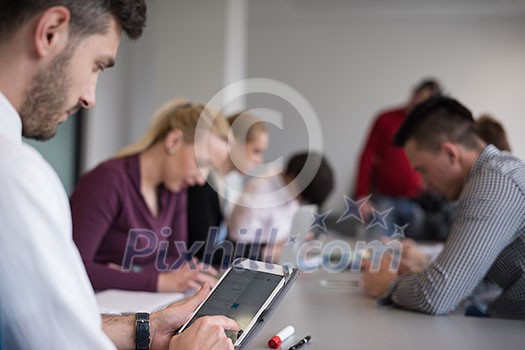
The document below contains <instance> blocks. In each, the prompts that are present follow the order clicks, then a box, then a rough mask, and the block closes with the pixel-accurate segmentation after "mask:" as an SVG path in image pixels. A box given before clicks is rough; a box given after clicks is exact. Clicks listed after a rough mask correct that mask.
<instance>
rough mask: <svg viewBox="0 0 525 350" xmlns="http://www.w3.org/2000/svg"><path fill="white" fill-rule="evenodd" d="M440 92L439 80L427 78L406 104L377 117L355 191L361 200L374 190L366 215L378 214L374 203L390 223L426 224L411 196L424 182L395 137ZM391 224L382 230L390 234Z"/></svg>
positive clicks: (364, 204)
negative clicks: (409, 117) (421, 105)
mask: <svg viewBox="0 0 525 350" xmlns="http://www.w3.org/2000/svg"><path fill="white" fill-rule="evenodd" d="M439 94H441V88H440V86H439V83H438V82H437V81H435V80H434V79H426V80H423V81H422V82H420V83H419V84H418V85H417V86H416V87H415V88H414V89H413V91H412V95H411V97H410V100H409V102H408V104H407V105H406V106H404V107H401V108H398V109H393V110H389V111H386V112H384V113H382V114H380V115H379V116H378V117H377V119H376V120H375V122H374V124H373V126H372V131H371V132H370V135H369V136H368V139H367V141H366V144H365V148H364V149H363V152H362V154H361V158H360V161H359V170H358V174H357V181H356V187H355V193H354V197H355V198H356V199H357V200H359V199H362V198H364V197H366V196H368V195H370V194H372V200H371V201H366V202H364V203H363V207H362V212H363V214H364V216H365V218H366V217H370V214H371V213H372V214H374V212H373V211H372V206H373V207H374V208H375V209H377V210H378V211H376V213H378V214H381V213H380V212H379V210H382V211H383V212H382V213H383V215H384V217H386V216H388V222H389V223H395V224H397V225H399V226H401V225H405V224H410V228H409V229H408V230H409V231H410V230H416V229H417V226H421V225H422V219H421V216H422V215H419V214H418V213H421V214H422V210H421V208H418V207H417V205H416V204H415V203H413V202H412V201H411V199H413V198H414V197H416V196H417V195H418V194H419V193H420V192H421V191H422V189H423V182H422V181H421V178H420V177H419V175H418V174H417V173H416V172H415V171H414V170H413V169H412V167H411V166H410V163H409V162H408V159H407V157H406V155H405V151H404V150H403V148H400V147H396V146H395V145H394V144H393V143H392V139H393V137H394V134H395V133H396V131H397V130H398V128H399V127H400V126H401V124H402V123H403V121H404V120H405V117H406V116H407V115H408V113H410V111H411V110H412V109H413V108H414V107H415V106H416V105H418V104H419V103H421V102H423V101H425V100H426V99H428V98H429V97H431V96H435V95H439ZM390 208H393V209H392V211H391V212H388V210H389V209H390ZM388 214H390V215H388ZM418 216H419V217H420V219H419V220H418V219H417V217H418ZM375 217H376V216H375V214H374V219H375ZM374 222H375V220H374ZM372 225H373V224H372ZM372 225H370V224H369V226H368V227H371V226H372ZM391 226H392V225H391V224H390V225H386V227H382V229H383V230H384V231H383V232H379V233H380V234H384V235H390V234H391V233H392V231H391V229H392V227H391Z"/></svg>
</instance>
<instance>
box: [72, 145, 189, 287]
mask: <svg viewBox="0 0 525 350" xmlns="http://www.w3.org/2000/svg"><path fill="white" fill-rule="evenodd" d="M158 195H159V208H160V210H159V215H158V217H154V216H153V215H152V214H151V212H150V210H149V209H148V207H147V205H146V202H145V200H144V198H143V197H142V194H141V193H140V167H139V157H138V156H137V155H135V156H129V157H125V158H117V159H111V160H108V161H106V162H104V163H102V164H100V165H99V166H97V167H96V168H95V169H94V170H92V171H91V172H89V173H87V174H85V175H84V176H83V177H82V178H81V179H80V181H79V183H78V184H77V186H76V188H75V191H74V192H73V194H72V195H71V198H70V202H71V211H72V216H73V239H74V241H75V243H76V245H77V246H78V249H79V251H80V254H81V256H82V260H83V261H84V264H85V266H86V270H87V272H88V275H89V278H90V280H91V283H92V285H93V288H94V289H96V290H103V289H109V288H116V289H127V290H142V291H156V287H157V277H158V273H159V272H158V271H157V269H156V262H157V255H158V254H157V252H158V250H159V248H158V247H159V245H156V246H155V252H152V253H151V254H149V255H148V256H144V257H140V258H135V259H134V260H133V266H135V269H134V270H140V271H139V272H129V271H122V270H119V269H114V268H110V267H108V264H109V263H114V264H116V265H119V266H122V265H123V263H124V262H123V258H124V256H125V252H126V244H128V236H129V235H130V230H132V229H135V230H141V232H145V230H148V231H149V232H148V233H147V234H145V233H141V234H140V236H142V237H143V238H139V239H138V240H137V242H133V241H131V242H130V243H132V244H131V245H133V244H134V245H135V248H138V249H141V248H145V247H146V242H147V241H148V239H149V240H150V242H151V244H155V243H156V242H155V239H154V238H155V237H156V240H157V242H166V241H168V242H170V244H169V245H168V247H169V248H168V249H167V251H166V254H165V255H166V258H165V259H164V254H161V255H160V256H161V259H162V263H161V265H171V263H173V261H175V260H176V259H177V258H178V256H179V254H178V251H177V250H176V248H175V245H174V244H173V243H172V242H173V241H182V242H185V243H186V242H187V235H188V233H187V212H186V210H187V209H186V207H187V195H186V191H181V192H178V193H173V192H170V191H168V190H167V189H165V188H164V187H162V186H161V187H159V189H158ZM166 227H168V228H170V229H171V232H172V233H171V235H169V236H167V237H166V236H164V235H163V234H162V233H166V230H162V229H163V228H166ZM152 235H154V236H155V237H152ZM146 236H148V238H145V237H146ZM152 238H153V239H152ZM137 267H138V268H137ZM162 268H163V267H162Z"/></svg>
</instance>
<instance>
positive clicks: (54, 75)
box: [20, 48, 73, 141]
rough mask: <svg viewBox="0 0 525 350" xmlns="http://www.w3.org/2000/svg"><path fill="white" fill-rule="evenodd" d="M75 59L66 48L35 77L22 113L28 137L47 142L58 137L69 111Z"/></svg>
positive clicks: (25, 133)
mask: <svg viewBox="0 0 525 350" xmlns="http://www.w3.org/2000/svg"><path fill="white" fill-rule="evenodd" d="M72 56H73V49H72V48H66V49H65V50H64V52H63V53H61V54H60V55H59V56H58V57H56V58H55V59H54V60H53V61H52V62H51V64H49V66H48V67H46V68H44V69H42V70H41V71H40V72H38V73H37V74H36V75H35V76H34V77H33V80H32V82H31V85H30V87H29V89H28V90H27V92H26V96H25V98H24V102H23V104H22V108H21V110H20V116H21V119H22V135H24V136H25V137H28V138H32V139H36V140H40V141H45V140H49V139H50V138H52V137H53V136H55V134H56V132H57V129H58V124H59V119H60V118H61V117H62V116H63V115H64V114H65V113H66V111H67V106H66V104H67V97H68V95H69V90H70V88H71V86H72V83H71V73H70V68H71V57H72Z"/></svg>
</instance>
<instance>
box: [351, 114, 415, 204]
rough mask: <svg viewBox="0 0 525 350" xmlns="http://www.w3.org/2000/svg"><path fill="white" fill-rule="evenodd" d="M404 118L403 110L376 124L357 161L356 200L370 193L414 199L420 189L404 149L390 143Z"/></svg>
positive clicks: (378, 119)
mask: <svg viewBox="0 0 525 350" xmlns="http://www.w3.org/2000/svg"><path fill="white" fill-rule="evenodd" d="M405 117H406V114H405V109H404V108H401V109H395V110H391V111H388V112H385V113H383V114H381V115H380V116H379V117H378V118H377V120H376V121H375V123H374V126H373V127H372V131H371V132H370V135H369V136H368V140H367V142H366V145H365V148H364V150H363V153H362V154H361V159H360V162H359V172H358V174H357V181H356V189H355V197H356V198H361V197H364V196H366V195H368V194H370V193H377V194H381V195H384V196H389V197H405V198H413V197H415V196H417V195H418V194H419V192H420V191H421V190H422V189H423V182H422V181H421V178H420V177H419V174H418V173H417V172H415V171H414V169H412V166H411V165H410V162H409V161H408V158H407V156H406V154H405V150H404V149H403V148H402V147H397V146H394V145H393V144H392V140H393V138H394V135H395V133H396V132H397V130H398V129H399V127H400V126H401V124H402V123H403V121H404V120H405Z"/></svg>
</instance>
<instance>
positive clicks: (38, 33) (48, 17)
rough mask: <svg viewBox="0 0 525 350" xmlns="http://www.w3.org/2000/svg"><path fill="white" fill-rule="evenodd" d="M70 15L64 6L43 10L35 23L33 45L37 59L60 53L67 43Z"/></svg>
mask: <svg viewBox="0 0 525 350" xmlns="http://www.w3.org/2000/svg"><path fill="white" fill-rule="evenodd" d="M70 19H71V13H70V12H69V10H68V9H67V8H66V7H64V6H54V7H50V8H48V9H47V10H45V11H44V12H43V13H42V14H41V15H40V17H39V18H38V21H37V23H36V28H35V32H34V44H35V50H36V54H37V55H38V56H39V57H46V56H49V55H54V54H56V53H58V52H60V51H62V50H63V49H64V48H65V47H66V46H67V44H68V41H69V30H70V28H69V23H70Z"/></svg>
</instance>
